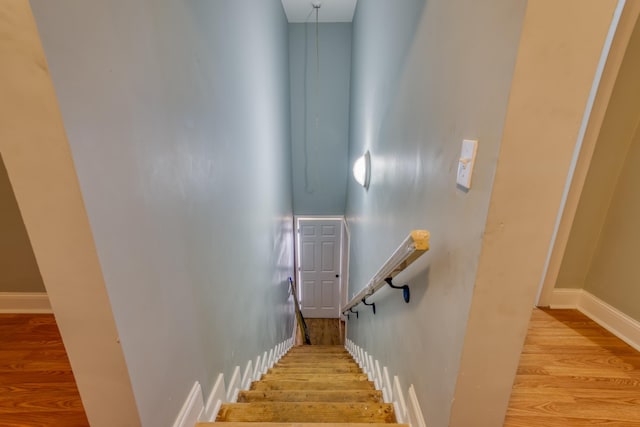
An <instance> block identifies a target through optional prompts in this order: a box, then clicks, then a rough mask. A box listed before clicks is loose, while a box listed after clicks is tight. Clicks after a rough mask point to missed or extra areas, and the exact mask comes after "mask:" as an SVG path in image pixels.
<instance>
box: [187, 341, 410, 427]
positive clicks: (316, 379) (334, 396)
mask: <svg viewBox="0 0 640 427" xmlns="http://www.w3.org/2000/svg"><path fill="white" fill-rule="evenodd" d="M395 422H396V417H395V414H394V412H393V405H391V404H388V403H384V402H383V401H382V393H381V392H380V391H377V390H376V389H375V388H374V386H373V383H372V382H370V381H368V379H367V375H366V374H364V373H362V371H361V370H360V368H359V367H358V365H357V364H356V363H355V362H354V360H353V359H352V357H351V355H349V353H348V352H347V351H346V350H345V349H344V348H343V347H342V346H319V345H314V346H300V347H294V348H293V349H291V350H290V351H289V352H288V353H287V354H286V355H285V356H284V357H282V359H280V361H279V362H278V364H277V365H275V366H274V367H273V368H271V369H270V370H269V372H268V373H267V374H265V375H264V376H263V377H262V379H261V380H260V381H255V382H254V383H253V384H251V388H250V389H249V390H245V391H241V392H240V394H239V395H238V403H225V404H223V405H222V407H221V408H220V411H219V413H218V417H217V419H216V423H225V427H257V426H259V425H261V424H265V425H269V426H271V427H277V426H280V427H285V426H287V427H291V426H294V423H295V427H299V426H304V424H306V423H329V424H345V425H346V424H349V427H354V426H358V424H360V423H366V424H363V425H362V426H361V427H364V426H367V427H369V426H371V427H374V426H379V425H383V424H384V425H385V426H389V425H392V426H396V427H398V426H403V427H408V426H406V425H400V424H395ZM216 423H199V424H198V427H206V426H209V427H211V426H213V425H214V424H216ZM266 423H268V424H266ZM310 427H312V426H310Z"/></svg>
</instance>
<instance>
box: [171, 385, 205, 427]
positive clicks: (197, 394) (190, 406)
mask: <svg viewBox="0 0 640 427" xmlns="http://www.w3.org/2000/svg"><path fill="white" fill-rule="evenodd" d="M203 412H204V401H203V399H202V387H200V383H199V382H198V381H196V382H195V383H194V384H193V387H192V388H191V391H190V392H189V395H188V396H187V400H185V402H184V404H183V405H182V409H180V412H179V413H178V416H177V417H176V421H175V422H174V423H173V427H194V426H195V425H196V423H197V422H198V421H199V420H200V417H201V415H202V413H203Z"/></svg>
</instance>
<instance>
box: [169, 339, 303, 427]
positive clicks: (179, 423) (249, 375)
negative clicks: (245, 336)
mask: <svg viewBox="0 0 640 427" xmlns="http://www.w3.org/2000/svg"><path fill="white" fill-rule="evenodd" d="M293 342H294V339H292V338H289V339H287V340H285V341H283V342H281V343H279V344H277V345H276V346H275V347H273V348H272V349H270V350H268V351H265V352H264V354H263V355H262V356H258V357H257V358H256V362H255V365H253V363H252V362H251V361H249V362H248V363H247V367H246V368H245V370H244V374H243V375H240V367H239V366H236V367H235V369H234V370H233V373H232V375H231V380H230V381H229V385H228V387H225V380H224V375H223V374H218V377H217V379H216V382H215V384H214V385H213V388H212V389H211V393H209V398H208V399H207V404H206V406H205V404H204V399H203V394H202V387H201V386H200V383H199V382H198V381H196V382H195V383H194V385H193V387H192V388H191V391H190V392H189V395H188V396H187V399H186V400H185V402H184V404H183V405H182V409H180V412H179V413H178V416H177V417H176V420H175V422H174V423H173V427H194V426H195V425H196V423H197V422H199V421H205V422H211V421H215V419H216V417H217V416H218V411H219V410H220V406H222V404H223V403H225V402H235V401H236V400H237V398H238V393H239V392H240V391H241V390H247V389H249V386H250V385H251V382H252V381H257V380H259V379H260V377H261V376H262V374H264V373H265V372H267V370H269V368H271V367H273V365H274V364H275V363H276V362H277V361H278V360H279V359H280V358H281V357H282V356H283V355H284V354H285V353H287V352H288V351H289V350H290V349H291V347H292V346H293Z"/></svg>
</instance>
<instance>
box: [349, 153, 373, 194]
mask: <svg viewBox="0 0 640 427" xmlns="http://www.w3.org/2000/svg"><path fill="white" fill-rule="evenodd" d="M353 177H354V178H355V180H356V181H357V182H358V184H360V185H362V186H363V187H364V188H365V189H367V190H368V189H369V180H370V179H371V154H369V150H367V152H366V153H364V154H363V155H362V156H360V157H358V159H357V160H356V161H355V163H354V164H353Z"/></svg>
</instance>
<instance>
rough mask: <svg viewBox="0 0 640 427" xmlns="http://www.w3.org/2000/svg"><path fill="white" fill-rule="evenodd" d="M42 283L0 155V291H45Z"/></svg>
mask: <svg viewBox="0 0 640 427" xmlns="http://www.w3.org/2000/svg"><path fill="white" fill-rule="evenodd" d="M44 291H45V289H44V283H42V277H41V276H40V270H39V269H38V264H37V263H36V258H35V256H34V255H33V249H32V248H31V242H30V241H29V236H28V235H27V230H26V229H25V227H24V222H23V221H22V215H21V214H20V209H19V208H18V202H17V201H16V197H15V195H14V194H13V189H12V188H11V182H10V181H9V176H8V175H7V169H6V168H5V167H4V162H3V161H2V156H0V292H44Z"/></svg>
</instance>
